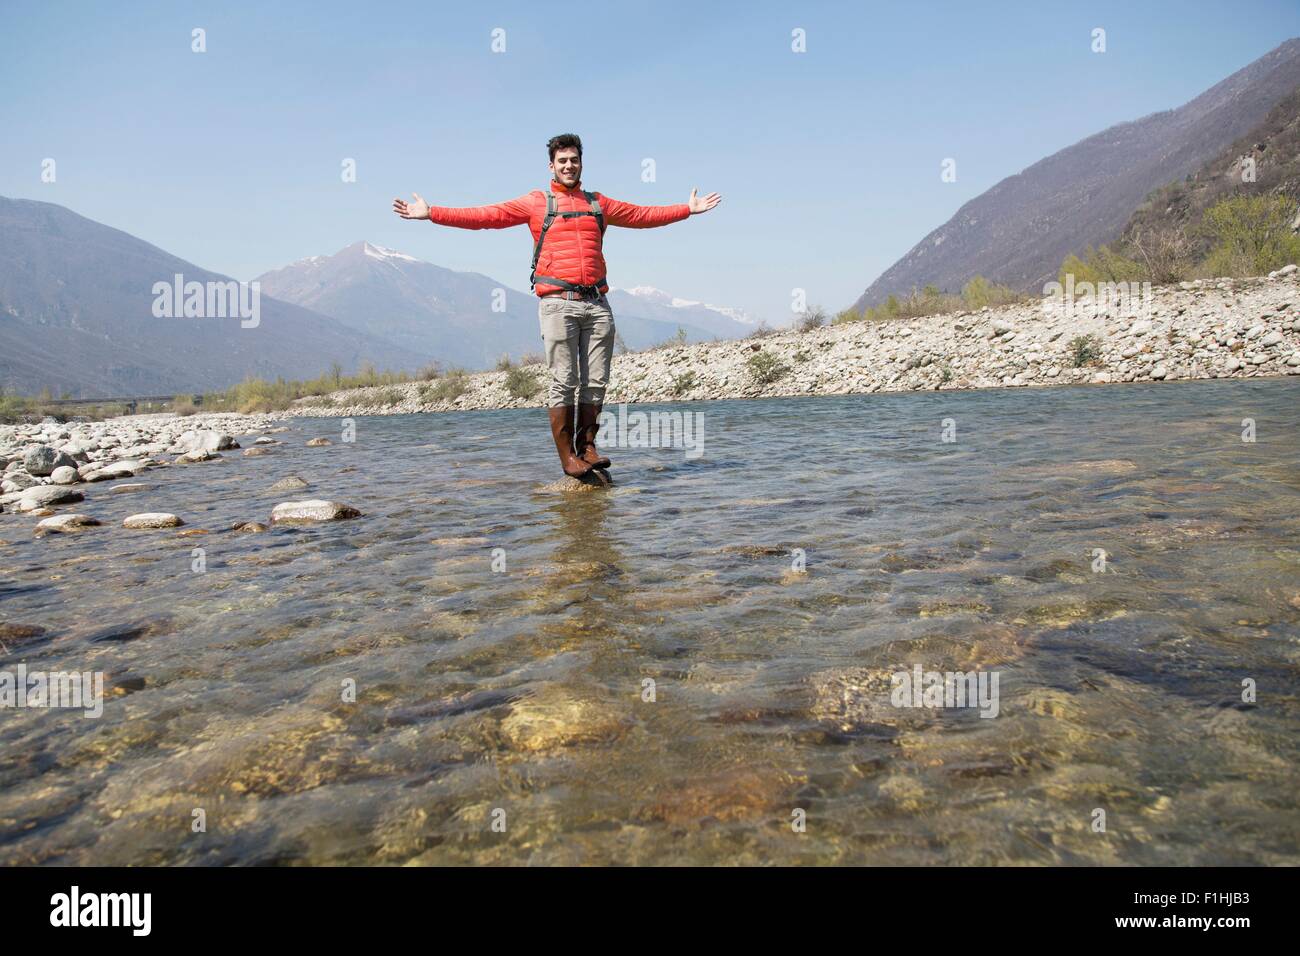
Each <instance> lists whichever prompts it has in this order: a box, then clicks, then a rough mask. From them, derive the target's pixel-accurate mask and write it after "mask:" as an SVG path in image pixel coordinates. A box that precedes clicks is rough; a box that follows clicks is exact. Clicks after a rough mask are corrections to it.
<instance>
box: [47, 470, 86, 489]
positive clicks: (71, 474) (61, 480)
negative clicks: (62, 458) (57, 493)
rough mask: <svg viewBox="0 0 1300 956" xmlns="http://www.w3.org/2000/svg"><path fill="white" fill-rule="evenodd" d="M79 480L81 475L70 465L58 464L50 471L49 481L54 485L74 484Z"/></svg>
mask: <svg viewBox="0 0 1300 956" xmlns="http://www.w3.org/2000/svg"><path fill="white" fill-rule="evenodd" d="M80 480H81V475H79V474H77V469H75V468H73V467H72V466H71V465H60V466H59V467H58V468H55V469H54V470H53V471H52V472H50V481H51V482H53V483H54V484H56V485H75V484H76V483H77V482H79V481H80Z"/></svg>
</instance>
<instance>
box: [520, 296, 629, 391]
mask: <svg viewBox="0 0 1300 956" xmlns="http://www.w3.org/2000/svg"><path fill="white" fill-rule="evenodd" d="M537 318H538V322H539V323H540V324H541V327H542V343H543V344H544V345H545V346H546V365H547V367H548V368H549V369H550V370H551V380H550V384H549V386H548V387H547V390H546V399H547V404H548V405H550V407H551V408H557V407H559V406H561V405H572V404H574V402H575V401H577V402H579V403H581V404H583V405H600V404H602V403H603V402H604V401H605V388H606V386H608V385H609V366H610V362H611V361H613V358H614V313H613V312H611V311H610V308H609V302H608V301H607V300H606V298H605V297H604V296H603V295H602V296H601V297H600V298H599V299H566V298H564V297H563V296H558V295H548V296H544V297H543V298H542V299H541V300H540V301H539V303H538V306H537Z"/></svg>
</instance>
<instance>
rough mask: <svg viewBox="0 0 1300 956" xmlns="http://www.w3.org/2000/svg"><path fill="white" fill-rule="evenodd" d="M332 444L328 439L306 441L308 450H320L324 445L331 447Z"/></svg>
mask: <svg viewBox="0 0 1300 956" xmlns="http://www.w3.org/2000/svg"><path fill="white" fill-rule="evenodd" d="M332 444H334V443H333V442H332V441H330V440H329V439H328V438H311V439H308V441H307V447H308V448H322V447H324V446H325V445H332Z"/></svg>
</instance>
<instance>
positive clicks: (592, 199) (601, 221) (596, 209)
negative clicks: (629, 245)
mask: <svg viewBox="0 0 1300 956" xmlns="http://www.w3.org/2000/svg"><path fill="white" fill-rule="evenodd" d="M582 194H583V195H584V196H586V197H587V202H589V203H591V214H592V215H593V216H595V217H596V225H598V226H600V234H601V235H602V236H603V235H604V234H605V214H604V212H602V211H601V208H600V200H599V199H597V198H596V194H595V193H589V192H587V190H585V189H584V190H583V191H582Z"/></svg>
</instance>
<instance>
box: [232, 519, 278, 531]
mask: <svg viewBox="0 0 1300 956" xmlns="http://www.w3.org/2000/svg"><path fill="white" fill-rule="evenodd" d="M230 530H231V531H246V532H253V533H255V532H259V531H267V530H269V527H268V526H267V525H264V524H262V522H260V521H243V522H240V523H239V524H237V525H235V526H234V527H233V528H231V529H230Z"/></svg>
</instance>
